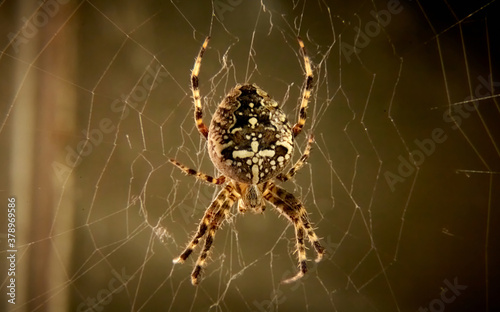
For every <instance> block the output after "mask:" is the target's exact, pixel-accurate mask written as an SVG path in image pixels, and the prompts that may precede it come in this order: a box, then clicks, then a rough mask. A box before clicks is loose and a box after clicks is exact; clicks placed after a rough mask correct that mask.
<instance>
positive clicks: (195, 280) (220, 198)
mask: <svg viewBox="0 0 500 312" xmlns="http://www.w3.org/2000/svg"><path fill="white" fill-rule="evenodd" d="M238 197H239V195H238V193H237V192H236V190H235V189H234V187H233V186H232V185H231V184H228V185H226V187H225V188H223V189H222V190H221V191H220V192H219V195H217V198H216V199H215V200H214V201H213V202H212V204H211V205H210V207H208V209H207V210H206V211H205V215H204V216H203V218H202V219H201V222H200V225H199V226H198V231H197V232H196V234H195V235H194V237H193V239H192V240H191V242H190V243H189V245H188V246H187V247H186V249H185V250H184V251H183V252H182V254H181V255H180V256H179V257H177V258H175V259H174V260H173V262H174V263H183V262H184V261H185V260H186V259H187V258H188V257H189V255H191V253H192V252H193V250H194V248H195V247H196V246H197V245H198V243H199V241H200V239H201V238H202V237H203V236H204V235H205V233H206V232H207V230H208V234H207V237H206V239H205V244H204V246H203V250H202V252H201V254H200V256H199V257H198V260H196V265H195V267H194V269H193V272H192V273H191V283H192V284H193V285H198V284H199V281H200V276H201V271H202V269H203V267H204V266H205V263H206V259H207V258H208V255H209V252H210V248H211V247H212V243H213V241H214V237H215V233H216V232H217V229H218V228H219V226H220V224H221V222H222V221H223V220H224V217H225V216H226V213H227V212H228V210H229V209H230V208H231V206H232V205H233V204H234V202H235V201H236V200H237V199H238Z"/></svg>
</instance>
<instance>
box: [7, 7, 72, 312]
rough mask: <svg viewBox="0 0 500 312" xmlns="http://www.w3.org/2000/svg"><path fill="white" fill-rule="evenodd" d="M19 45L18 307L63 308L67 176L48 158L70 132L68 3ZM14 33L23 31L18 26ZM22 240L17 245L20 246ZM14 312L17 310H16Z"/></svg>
mask: <svg viewBox="0 0 500 312" xmlns="http://www.w3.org/2000/svg"><path fill="white" fill-rule="evenodd" d="M45 3H46V2H44V3H42V2H41V1H40V2H35V1H29V0H26V1H18V2H17V3H16V4H17V8H16V17H15V20H16V21H19V20H22V21H23V22H24V24H25V25H26V23H29V21H30V20H31V19H32V18H35V17H36V16H37V12H40V14H39V15H41V14H42V11H41V10H43V6H44V5H45ZM52 3H55V4H56V5H57V6H58V7H57V11H55V10H54V8H56V7H52V10H53V11H52V13H54V12H56V13H55V14H51V15H49V14H48V13H45V12H44V13H43V14H45V15H46V16H48V17H49V18H48V19H47V21H46V23H41V22H40V20H39V23H38V24H39V26H37V28H36V30H35V31H34V32H31V33H30V34H31V35H30V36H28V37H27V36H26V35H24V37H23V38H24V39H26V40H25V42H26V43H25V44H23V45H21V46H20V47H19V50H18V51H17V54H16V55H15V56H16V58H18V59H19V61H18V62H16V67H15V69H14V81H13V86H14V88H15V89H16V90H14V94H16V97H15V99H14V111H13V116H12V117H13V118H12V127H13V129H12V130H13V131H12V133H13V134H12V149H11V151H12V155H11V159H12V166H11V171H10V179H11V183H12V194H13V195H15V196H16V197H17V201H18V207H19V208H18V210H17V212H18V215H17V230H18V232H17V233H18V235H19V236H18V239H19V243H18V245H19V246H22V245H24V246H25V248H22V250H20V253H19V259H18V267H17V270H18V272H19V279H18V285H17V286H18V287H17V289H16V291H17V296H18V297H17V302H18V305H17V307H19V308H22V310H23V311H34V310H36V311H67V310H68V304H69V297H68V296H69V290H70V288H71V286H70V277H69V276H70V274H71V273H70V272H68V269H69V268H70V267H71V266H70V259H71V251H72V247H71V246H72V235H71V234H68V233H64V235H60V236H58V234H59V233H60V232H62V231H63V230H68V229H71V228H72V226H71V224H72V219H73V213H74V200H73V183H72V180H71V176H69V177H65V179H64V180H59V179H58V178H57V177H56V175H55V174H54V170H53V167H52V164H53V163H54V161H56V160H61V159H64V155H63V153H64V146H65V145H66V144H67V143H66V139H67V137H65V136H64V134H66V133H74V131H75V128H76V125H75V90H74V87H73V85H72V84H71V83H70V82H69V81H72V80H73V79H71V78H72V77H73V76H74V67H75V54H76V53H75V52H76V51H75V49H76V48H75V45H76V44H75V43H76V38H75V37H76V36H75V29H74V27H73V24H72V23H71V22H72V21H70V23H66V24H65V21H66V20H67V18H68V16H70V14H71V10H72V8H71V7H72V5H71V4H70V3H68V4H59V3H57V2H56V1H52ZM20 36H23V33H22V32H20ZM21 244H22V245H21ZM18 311H19V310H18Z"/></svg>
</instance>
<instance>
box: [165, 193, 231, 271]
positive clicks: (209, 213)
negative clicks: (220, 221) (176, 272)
mask: <svg viewBox="0 0 500 312" xmlns="http://www.w3.org/2000/svg"><path fill="white" fill-rule="evenodd" d="M233 193H234V188H233V186H231V185H230V184H228V185H226V187H225V188H223V189H222V190H221V191H220V192H219V194H218V195H217V197H216V198H215V200H214V201H213V202H212V204H211V205H210V206H209V207H208V208H207V210H205V214H204V215H203V218H202V219H201V221H200V224H199V226H198V231H197V232H196V234H195V235H194V237H193V238H192V239H191V242H190V243H189V245H188V246H187V247H186V249H185V250H184V251H183V252H182V253H181V255H180V256H179V257H177V258H175V259H174V260H173V262H174V263H183V262H184V261H185V260H186V259H187V258H188V257H189V255H191V253H192V252H193V250H194V248H195V247H196V246H197V245H198V242H199V241H200V238H202V237H203V236H204V235H205V233H206V231H207V229H208V227H209V225H210V224H211V222H212V220H213V218H214V215H215V211H216V210H217V209H218V208H219V207H220V206H221V205H222V204H223V203H224V201H225V200H226V198H227V197H228V195H229V194H233Z"/></svg>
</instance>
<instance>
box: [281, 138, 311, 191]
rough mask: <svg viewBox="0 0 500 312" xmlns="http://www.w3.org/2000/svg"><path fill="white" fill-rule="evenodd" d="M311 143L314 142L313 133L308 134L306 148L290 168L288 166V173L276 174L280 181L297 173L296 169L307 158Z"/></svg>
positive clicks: (288, 178)
mask: <svg viewBox="0 0 500 312" xmlns="http://www.w3.org/2000/svg"><path fill="white" fill-rule="evenodd" d="M313 143H314V135H313V134H312V133H311V134H310V135H309V139H308V140H307V146H306V149H305V151H304V153H303V154H302V156H301V157H300V159H299V160H297V162H296V163H295V164H294V165H293V167H292V168H290V170H289V171H288V173H286V174H282V173H280V174H278V176H277V177H276V178H277V179H278V180H280V181H282V182H285V181H288V180H290V179H291V178H292V177H293V176H294V175H295V174H296V173H297V171H299V170H300V169H301V168H302V167H303V166H304V164H305V163H306V162H307V159H308V158H309V154H310V153H311V147H312V144H313Z"/></svg>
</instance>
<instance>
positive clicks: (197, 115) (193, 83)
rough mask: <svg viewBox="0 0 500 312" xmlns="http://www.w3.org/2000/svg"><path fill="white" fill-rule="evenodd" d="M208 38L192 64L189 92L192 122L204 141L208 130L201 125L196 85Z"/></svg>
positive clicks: (200, 110) (201, 111)
mask: <svg viewBox="0 0 500 312" xmlns="http://www.w3.org/2000/svg"><path fill="white" fill-rule="evenodd" d="M209 40H210V37H207V38H206V39H205V42H203V45H202V46H201V49H200V53H198V57H197V58H196V62H195V63H194V67H193V71H192V72H191V91H192V92H193V101H194V120H195V122H196V126H197V127H198V131H199V132H200V134H201V135H202V136H203V137H204V138H205V139H206V138H207V136H208V128H207V126H206V125H205V124H204V123H203V110H202V107H201V97H200V89H199V85H198V74H199V73H200V67H201V59H202V57H203V54H204V53H205V50H206V49H207V46H208V41H209Z"/></svg>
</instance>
